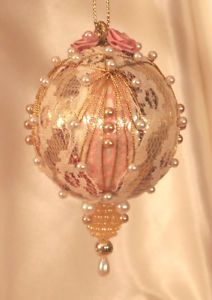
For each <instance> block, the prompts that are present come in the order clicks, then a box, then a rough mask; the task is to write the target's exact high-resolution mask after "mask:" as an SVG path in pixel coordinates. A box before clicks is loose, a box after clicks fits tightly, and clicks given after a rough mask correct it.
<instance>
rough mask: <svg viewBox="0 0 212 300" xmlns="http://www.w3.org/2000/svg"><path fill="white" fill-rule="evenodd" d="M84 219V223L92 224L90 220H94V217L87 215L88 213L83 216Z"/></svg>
mask: <svg viewBox="0 0 212 300" xmlns="http://www.w3.org/2000/svg"><path fill="white" fill-rule="evenodd" d="M82 221H83V223H84V224H86V225H87V224H90V222H91V221H92V219H91V217H90V216H87V215H86V216H83V217H82Z"/></svg>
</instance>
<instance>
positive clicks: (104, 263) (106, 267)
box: [98, 257, 110, 276]
mask: <svg viewBox="0 0 212 300" xmlns="http://www.w3.org/2000/svg"><path fill="white" fill-rule="evenodd" d="M98 271H99V275H101V276H105V275H107V274H109V272H110V264H109V261H108V259H107V257H102V258H100V261H99V267H98Z"/></svg>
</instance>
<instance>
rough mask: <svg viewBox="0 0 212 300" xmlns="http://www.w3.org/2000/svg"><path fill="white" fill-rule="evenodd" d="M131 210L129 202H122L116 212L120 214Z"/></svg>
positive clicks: (117, 206)
mask: <svg viewBox="0 0 212 300" xmlns="http://www.w3.org/2000/svg"><path fill="white" fill-rule="evenodd" d="M129 209H130V205H129V203H128V202H127V201H125V202H121V203H119V204H117V205H116V210H117V212H119V213H120V214H122V213H125V212H127V211H128V210H129Z"/></svg>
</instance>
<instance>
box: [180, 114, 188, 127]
mask: <svg viewBox="0 0 212 300" xmlns="http://www.w3.org/2000/svg"><path fill="white" fill-rule="evenodd" d="M187 123H188V121H187V119H186V117H180V118H179V119H178V126H179V128H180V129H181V130H183V129H186V126H187Z"/></svg>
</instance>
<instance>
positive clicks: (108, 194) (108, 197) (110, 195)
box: [103, 193, 113, 201]
mask: <svg viewBox="0 0 212 300" xmlns="http://www.w3.org/2000/svg"><path fill="white" fill-rule="evenodd" d="M112 198H113V195H112V194H111V193H106V194H104V195H103V200H104V201H110V200H111V199H112Z"/></svg>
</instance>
